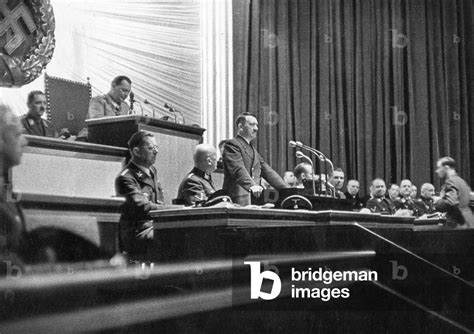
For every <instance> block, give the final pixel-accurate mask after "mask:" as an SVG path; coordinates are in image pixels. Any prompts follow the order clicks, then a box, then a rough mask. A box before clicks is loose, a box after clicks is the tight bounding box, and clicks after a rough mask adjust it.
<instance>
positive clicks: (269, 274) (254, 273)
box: [244, 261, 281, 300]
mask: <svg viewBox="0 0 474 334" xmlns="http://www.w3.org/2000/svg"><path fill="white" fill-rule="evenodd" d="M244 264H248V265H249V266H250V298H251V299H258V298H262V299H265V300H272V299H275V298H276V297H278V295H279V294H280V292H281V280H280V276H278V275H277V274H276V273H274V272H273V271H270V270H264V271H262V272H260V262H259V261H245V262H244ZM264 279H267V280H271V281H272V289H271V291H270V292H269V293H267V292H263V291H262V284H263V280H264Z"/></svg>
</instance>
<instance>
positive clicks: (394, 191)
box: [386, 183, 400, 202]
mask: <svg viewBox="0 0 474 334" xmlns="http://www.w3.org/2000/svg"><path fill="white" fill-rule="evenodd" d="M386 196H387V198H388V199H390V200H391V201H392V202H393V201H395V200H396V199H399V198H400V187H399V186H398V184H396V183H392V184H390V188H388V191H387V195H386Z"/></svg>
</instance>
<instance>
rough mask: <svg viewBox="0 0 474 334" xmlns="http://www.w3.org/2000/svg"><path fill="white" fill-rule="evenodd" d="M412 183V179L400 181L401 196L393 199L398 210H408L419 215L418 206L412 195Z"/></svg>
mask: <svg viewBox="0 0 474 334" xmlns="http://www.w3.org/2000/svg"><path fill="white" fill-rule="evenodd" d="M412 191H413V189H412V183H411V181H410V180H407V179H406V180H403V181H402V182H400V198H398V199H396V200H394V201H393V204H395V208H396V209H397V210H408V211H411V214H412V215H414V216H418V207H417V206H416V205H415V201H414V200H413V198H412V197H411V195H412Z"/></svg>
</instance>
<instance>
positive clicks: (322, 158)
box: [288, 140, 335, 196]
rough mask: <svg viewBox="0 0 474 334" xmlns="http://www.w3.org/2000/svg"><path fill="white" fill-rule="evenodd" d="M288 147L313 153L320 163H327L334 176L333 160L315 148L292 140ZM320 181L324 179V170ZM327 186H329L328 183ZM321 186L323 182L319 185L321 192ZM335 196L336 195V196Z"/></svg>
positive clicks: (320, 172) (320, 175)
mask: <svg viewBox="0 0 474 334" xmlns="http://www.w3.org/2000/svg"><path fill="white" fill-rule="evenodd" d="M288 145H289V146H290V147H298V148H301V149H303V150H306V151H309V152H311V153H313V154H314V155H315V156H316V157H317V158H318V159H319V161H321V162H323V163H327V164H328V165H329V167H330V174H332V173H333V172H334V165H333V163H332V161H331V160H329V159H328V158H327V157H326V156H325V155H324V153H322V152H320V151H318V150H316V149H315V148H312V147H310V146H307V145H305V144H303V143H302V142H300V141H294V140H290V141H289V142H288ZM325 170H326V173H327V168H326V169H325ZM319 179H320V180H321V179H322V170H320V171H319ZM325 183H326V186H327V185H328V182H327V181H326V182H325ZM321 186H322V180H321V181H320V183H319V188H320V189H319V190H320V191H321ZM334 196H335V195H334Z"/></svg>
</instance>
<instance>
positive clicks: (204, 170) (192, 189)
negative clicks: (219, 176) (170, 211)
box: [176, 144, 217, 205]
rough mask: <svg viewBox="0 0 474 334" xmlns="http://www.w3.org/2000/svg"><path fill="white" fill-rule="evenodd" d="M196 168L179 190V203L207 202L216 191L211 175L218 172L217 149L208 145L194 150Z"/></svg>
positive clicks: (184, 180)
mask: <svg viewBox="0 0 474 334" xmlns="http://www.w3.org/2000/svg"><path fill="white" fill-rule="evenodd" d="M193 159H194V168H193V169H192V170H191V172H189V173H188V175H187V176H186V177H185V178H184V179H183V181H182V182H181V184H180V185H179V189H178V197H177V198H176V199H177V202H178V203H179V204H181V203H182V204H184V205H195V204H196V203H199V202H203V201H206V200H207V198H208V197H209V195H211V194H213V193H214V192H215V191H216V190H215V188H214V184H213V183H212V177H211V174H212V172H214V171H215V170H216V165H217V154H216V149H215V148H214V147H213V146H211V145H207V144H199V145H198V146H196V149H195V150H194V155H193Z"/></svg>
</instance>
